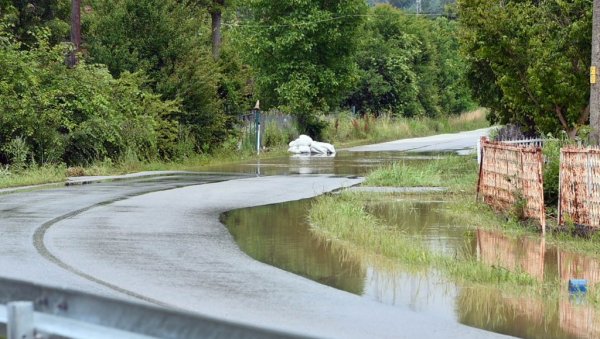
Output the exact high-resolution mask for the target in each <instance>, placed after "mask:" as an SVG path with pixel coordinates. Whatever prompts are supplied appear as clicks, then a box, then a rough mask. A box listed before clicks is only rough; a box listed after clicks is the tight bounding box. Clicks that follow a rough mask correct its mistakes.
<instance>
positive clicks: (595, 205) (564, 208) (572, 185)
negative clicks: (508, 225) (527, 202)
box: [558, 147, 600, 229]
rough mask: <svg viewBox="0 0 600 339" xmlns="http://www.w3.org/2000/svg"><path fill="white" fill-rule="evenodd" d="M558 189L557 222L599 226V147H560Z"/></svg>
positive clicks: (595, 227) (592, 226)
mask: <svg viewBox="0 0 600 339" xmlns="http://www.w3.org/2000/svg"><path fill="white" fill-rule="evenodd" d="M559 189H560V193H559V196H560V198H559V206H558V220H559V223H560V224H561V225H565V224H567V223H574V224H579V225H585V226H588V227H591V228H594V229H597V228H600V149H597V148H574V147H569V148H563V149H561V152H560V186H559Z"/></svg>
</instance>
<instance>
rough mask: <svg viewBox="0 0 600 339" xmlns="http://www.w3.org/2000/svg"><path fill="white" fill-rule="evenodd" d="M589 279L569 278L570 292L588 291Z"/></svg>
mask: <svg viewBox="0 0 600 339" xmlns="http://www.w3.org/2000/svg"><path fill="white" fill-rule="evenodd" d="M586 292H587V280H585V279H569V293H586Z"/></svg>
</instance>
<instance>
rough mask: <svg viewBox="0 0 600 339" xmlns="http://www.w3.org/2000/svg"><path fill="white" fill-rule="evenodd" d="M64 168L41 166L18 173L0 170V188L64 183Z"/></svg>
mask: <svg viewBox="0 0 600 339" xmlns="http://www.w3.org/2000/svg"><path fill="white" fill-rule="evenodd" d="M65 179H66V174H65V167H64V166H41V167H37V166H36V167H33V168H28V169H24V170H20V171H16V172H15V171H11V170H10V169H8V168H0V188H7V187H19V186H30V185H38V184H48V183H56V182H64V181H65Z"/></svg>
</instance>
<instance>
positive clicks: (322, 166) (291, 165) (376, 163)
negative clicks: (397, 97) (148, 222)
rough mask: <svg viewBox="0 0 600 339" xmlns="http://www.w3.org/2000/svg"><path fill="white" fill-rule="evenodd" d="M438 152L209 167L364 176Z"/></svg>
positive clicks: (346, 154)
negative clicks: (385, 166)
mask: <svg viewBox="0 0 600 339" xmlns="http://www.w3.org/2000/svg"><path fill="white" fill-rule="evenodd" d="M438 157H439V156H438V155H436V154H418V153H411V154H410V155H407V154H404V153H399V152H347V151H341V152H338V153H337V154H336V155H335V156H315V155H313V156H307V155H293V156H283V157H280V158H274V159H266V160H265V159H263V160H258V161H250V162H243V163H239V164H226V165H218V166H210V167H207V170H209V171H214V172H219V173H230V172H232V173H245V174H256V175H294V174H334V175H363V174H365V173H367V172H369V171H371V170H373V169H375V168H377V167H380V166H381V165H383V164H389V163H392V162H395V161H426V160H431V159H435V158H438Z"/></svg>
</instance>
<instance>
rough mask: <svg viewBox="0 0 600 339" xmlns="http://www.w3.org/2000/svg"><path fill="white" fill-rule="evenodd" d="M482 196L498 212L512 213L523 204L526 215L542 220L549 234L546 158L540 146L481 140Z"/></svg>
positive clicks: (480, 183)
mask: <svg viewBox="0 0 600 339" xmlns="http://www.w3.org/2000/svg"><path fill="white" fill-rule="evenodd" d="M481 147H482V161H481V164H480V171H479V182H478V187H477V194H478V196H479V195H481V196H482V197H483V201H484V202H485V203H486V204H488V205H490V206H492V207H493V208H494V209H496V210H499V211H502V212H508V211H511V210H513V209H515V208H518V207H519V206H518V204H520V203H522V204H523V206H522V211H520V212H521V213H522V216H523V217H524V218H529V219H534V220H538V221H539V223H540V226H541V229H542V233H545V232H546V211H545V206H544V183H543V170H542V166H543V162H544V160H543V156H542V149H541V148H540V147H524V146H518V145H510V144H506V143H501V142H491V141H489V140H487V138H482V139H481Z"/></svg>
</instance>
